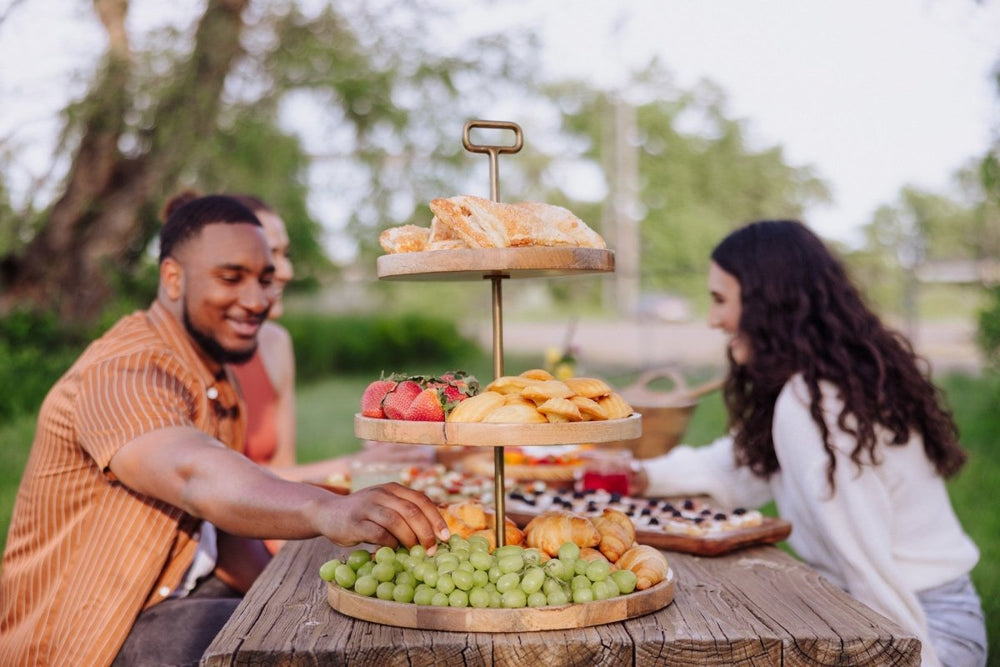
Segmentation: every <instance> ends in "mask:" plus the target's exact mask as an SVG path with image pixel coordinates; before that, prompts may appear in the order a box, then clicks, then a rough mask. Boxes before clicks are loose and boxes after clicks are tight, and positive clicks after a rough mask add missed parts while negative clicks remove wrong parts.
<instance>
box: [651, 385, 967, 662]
mask: <svg viewBox="0 0 1000 667" xmlns="http://www.w3.org/2000/svg"><path fill="white" fill-rule="evenodd" d="M821 390H822V392H823V404H822V407H823V413H824V419H825V421H826V424H827V428H828V429H829V430H830V437H831V439H832V442H833V445H834V448H835V449H836V460H837V466H836V470H835V472H834V482H835V484H836V493H833V494H831V493H830V487H829V484H828V482H827V477H826V475H827V465H828V463H829V460H828V457H827V453H826V450H825V449H824V448H823V444H822V436H821V434H820V430H819V428H818V426H817V425H816V423H815V422H814V421H813V418H812V416H811V415H810V413H809V391H808V388H807V387H806V384H805V382H804V381H803V380H802V377H801V376H798V375H797V376H795V377H793V378H792V379H791V380H789V382H788V383H787V384H786V385H785V387H784V389H783V390H782V392H781V394H780V395H779V397H778V401H777V403H776V404H775V408H774V422H773V424H772V429H773V437H774V448H775V454H776V455H777V458H778V462H779V464H780V466H781V468H780V470H779V471H778V472H777V473H775V474H774V475H772V476H771V478H770V480H763V479H760V478H759V477H756V476H754V475H753V474H751V473H750V471H749V469H747V468H745V467H742V468H737V467H736V466H735V464H734V461H733V443H732V440H731V439H730V438H728V437H727V438H721V439H719V440H717V441H715V442H714V443H712V444H711V445H708V446H706V447H699V448H692V447H687V446H681V447H677V448H675V449H674V450H673V451H671V452H669V453H668V454H666V455H664V456H661V457H658V458H655V459H651V460H649V461H646V470H647V473H648V475H649V480H650V488H649V491H648V493H649V494H650V495H687V494H698V493H707V494H709V495H711V496H713V497H714V498H716V499H717V500H718V502H719V503H720V504H722V505H724V506H728V507H737V506H748V507H756V506H760V505H762V504H764V503H765V502H767V501H768V500H772V499H773V500H774V501H775V504H776V505H777V508H778V512H779V513H780V515H781V516H782V517H783V518H785V519H788V520H789V521H791V522H792V534H791V536H790V537H789V539H788V543H789V545H790V546H791V547H792V548H793V549H794V550H795V551H796V553H798V555H799V556H801V558H802V559H803V560H804V561H806V562H807V563H809V564H810V565H811V566H812V567H814V568H815V569H817V570H818V571H819V572H820V573H822V574H823V575H824V576H826V577H827V578H828V579H829V580H830V581H832V582H833V583H834V584H836V585H837V586H839V587H841V588H842V589H844V590H845V591H847V592H848V593H850V594H851V595H852V596H854V597H855V598H857V599H858V600H860V601H861V602H864V603H865V604H866V605H868V606H869V607H871V608H872V609H874V610H876V611H878V612H880V613H881V614H884V615H885V616H888V617H889V618H891V619H893V620H894V621H896V622H897V623H899V624H900V625H901V626H903V627H904V628H905V629H907V630H910V631H911V632H913V633H915V634H916V635H917V636H918V637H919V638H920V640H921V642H922V643H923V651H922V655H923V664H924V665H938V664H939V663H938V660H937V658H936V657H935V655H934V652H933V650H932V649H931V644H930V641H929V640H928V635H927V624H926V619H925V617H924V613H923V610H922V608H921V606H920V603H919V602H918V601H917V596H916V593H917V592H918V591H922V590H925V589H928V588H933V587H935V586H938V585H941V584H944V583H946V582H949V581H951V580H953V579H956V578H957V577H960V576H962V575H964V574H966V573H968V572H969V571H970V570H971V569H972V567H973V566H974V565H975V564H976V561H977V560H978V559H979V551H978V549H977V548H976V546H975V545H974V544H973V543H972V540H970V539H969V537H968V536H967V535H966V534H965V532H964V531H963V530H962V527H961V525H959V522H958V519H957V518H956V516H955V513H954V511H953V510H952V507H951V501H950V500H949V498H948V493H947V490H946V489H945V485H944V481H943V480H942V479H941V477H940V476H939V475H938V474H937V473H936V471H935V469H934V466H933V465H932V464H931V462H930V461H929V460H928V459H927V457H926V455H925V454H924V451H923V443H922V440H921V438H920V437H919V436H917V435H914V436H913V437H912V438H911V440H910V442H909V443H908V444H906V445H905V446H889V445H885V444H883V445H880V446H879V447H878V448H877V456H878V459H879V463H880V464H879V465H872V464H871V463H870V462H868V461H864V460H863V465H862V467H861V469H860V470H859V469H858V467H857V466H856V465H855V464H854V463H853V462H852V461H851V460H850V452H851V451H852V450H853V449H854V446H855V440H854V438H853V437H851V436H850V435H849V434H847V433H845V432H844V431H842V430H841V429H839V428H838V427H837V416H838V415H839V414H840V410H841V407H842V403H841V401H840V399H839V398H838V392H837V390H836V388H834V387H833V386H832V385H828V384H824V385H821Z"/></svg>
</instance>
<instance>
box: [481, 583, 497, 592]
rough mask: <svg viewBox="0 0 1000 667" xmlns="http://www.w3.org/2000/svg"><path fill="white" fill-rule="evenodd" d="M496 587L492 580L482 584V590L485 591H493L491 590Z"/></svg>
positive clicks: (494, 589) (493, 590)
mask: <svg viewBox="0 0 1000 667" xmlns="http://www.w3.org/2000/svg"><path fill="white" fill-rule="evenodd" d="M496 589H497V585H496V584H494V583H493V582H492V581H491V582H489V583H488V584H486V585H485V586H483V590H485V591H486V592H487V593H493V592H495V591H496Z"/></svg>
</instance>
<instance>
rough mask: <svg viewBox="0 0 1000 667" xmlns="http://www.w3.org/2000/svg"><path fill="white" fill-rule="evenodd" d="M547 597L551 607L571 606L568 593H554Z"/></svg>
mask: <svg viewBox="0 0 1000 667" xmlns="http://www.w3.org/2000/svg"><path fill="white" fill-rule="evenodd" d="M545 597H546V598H547V599H548V601H549V605H551V606H554V607H557V606H559V605H564V604H569V595H567V594H566V591H563V590H558V591H552V592H551V593H548V594H547V595H546V596H545Z"/></svg>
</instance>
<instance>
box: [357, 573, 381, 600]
mask: <svg viewBox="0 0 1000 667" xmlns="http://www.w3.org/2000/svg"><path fill="white" fill-rule="evenodd" d="M376 588H378V579H376V578H375V577H373V576H372V575H370V574H363V575H361V576H360V577H358V578H357V580H356V581H355V582H354V592H355V593H357V594H358V595H364V596H365V597H371V596H373V595H375V589H376Z"/></svg>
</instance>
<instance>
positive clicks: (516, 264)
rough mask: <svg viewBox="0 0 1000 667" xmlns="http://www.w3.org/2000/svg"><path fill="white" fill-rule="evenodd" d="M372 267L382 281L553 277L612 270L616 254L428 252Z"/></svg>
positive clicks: (529, 250)
mask: <svg viewBox="0 0 1000 667" xmlns="http://www.w3.org/2000/svg"><path fill="white" fill-rule="evenodd" d="M375 266H376V272H377V274H378V277H379V278H380V279H382V280H433V281H442V280H482V279H484V278H492V277H503V278H553V277H557V276H570V275H574V274H585V273H608V272H611V271H614V270H615V253H614V252H613V251H612V250H607V249H603V248H574V247H569V246H559V247H540V246H532V247H524V248H485V249H468V250H464V249H460V250H431V251H425V252H404V253H396V254H392V255H382V256H380V257H379V258H378V259H377V260H376V262H375Z"/></svg>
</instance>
